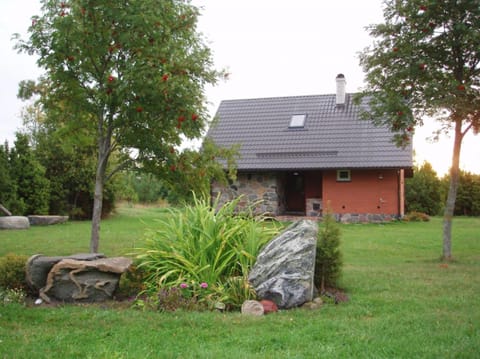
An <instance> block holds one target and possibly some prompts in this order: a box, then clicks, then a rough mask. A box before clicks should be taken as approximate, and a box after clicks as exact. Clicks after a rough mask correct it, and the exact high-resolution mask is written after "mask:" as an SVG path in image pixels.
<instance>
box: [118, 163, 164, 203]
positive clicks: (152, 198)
mask: <svg viewBox="0 0 480 359" xmlns="http://www.w3.org/2000/svg"><path fill="white" fill-rule="evenodd" d="M121 182H122V193H121V198H122V199H125V200H127V201H129V202H134V203H135V202H141V203H155V202H157V201H158V200H159V199H161V198H165V197H166V196H167V190H166V188H165V186H164V184H163V183H162V181H160V180H159V179H158V178H157V177H156V176H154V175H153V174H151V173H142V172H138V171H135V172H124V173H122V178H121Z"/></svg>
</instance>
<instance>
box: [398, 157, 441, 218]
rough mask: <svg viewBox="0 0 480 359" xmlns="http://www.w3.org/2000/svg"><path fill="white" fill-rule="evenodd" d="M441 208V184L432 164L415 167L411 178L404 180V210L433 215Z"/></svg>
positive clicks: (426, 163)
mask: <svg viewBox="0 0 480 359" xmlns="http://www.w3.org/2000/svg"><path fill="white" fill-rule="evenodd" d="M441 208H442V186H441V181H440V179H439V178H438V177H437V173H436V172H435V170H434V169H433V168H432V165H431V164H430V163H428V162H425V163H424V164H423V165H422V166H420V167H415V168H414V172H413V177H412V178H407V179H406V180H405V210H406V212H423V213H426V214H428V215H431V216H434V215H437V214H439V213H440V210H441Z"/></svg>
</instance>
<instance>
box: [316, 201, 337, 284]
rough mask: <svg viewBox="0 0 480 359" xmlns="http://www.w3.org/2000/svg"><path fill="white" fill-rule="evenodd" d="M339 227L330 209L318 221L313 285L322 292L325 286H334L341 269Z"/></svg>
mask: <svg viewBox="0 0 480 359" xmlns="http://www.w3.org/2000/svg"><path fill="white" fill-rule="evenodd" d="M342 265H343V262H342V253H341V251H340V228H339V226H338V224H337V222H336V221H335V217H334V216H333V214H332V212H331V211H330V210H327V211H326V214H325V215H324V217H323V222H322V223H321V222H319V223H318V238H317V253H316V257H315V276H314V283H315V286H316V287H317V288H318V289H319V290H320V293H324V292H325V289H326V288H336V287H337V286H338V280H339V278H340V276H341V271H342Z"/></svg>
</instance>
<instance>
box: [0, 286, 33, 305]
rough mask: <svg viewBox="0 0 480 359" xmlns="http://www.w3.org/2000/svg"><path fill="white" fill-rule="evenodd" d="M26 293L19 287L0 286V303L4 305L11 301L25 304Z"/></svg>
mask: <svg viewBox="0 0 480 359" xmlns="http://www.w3.org/2000/svg"><path fill="white" fill-rule="evenodd" d="M26 298H27V294H26V292H25V291H24V290H23V289H19V288H6V289H3V288H0V304H2V305H6V304H11V303H18V304H25V300H26Z"/></svg>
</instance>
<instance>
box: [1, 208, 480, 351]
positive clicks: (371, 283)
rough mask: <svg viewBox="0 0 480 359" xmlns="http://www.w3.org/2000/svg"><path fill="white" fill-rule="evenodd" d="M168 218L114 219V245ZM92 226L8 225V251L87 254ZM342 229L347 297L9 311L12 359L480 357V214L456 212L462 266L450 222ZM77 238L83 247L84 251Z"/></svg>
mask: <svg viewBox="0 0 480 359" xmlns="http://www.w3.org/2000/svg"><path fill="white" fill-rule="evenodd" d="M161 214H162V211H159V210H155V209H144V210H141V211H140V210H131V209H121V210H120V211H119V213H118V214H117V215H116V216H114V217H113V218H111V219H109V220H108V221H105V222H103V224H102V238H101V242H100V246H101V249H102V251H105V253H107V254H121V253H124V252H125V251H126V250H127V251H128V250H129V249H130V248H131V247H132V246H133V245H134V244H135V245H136V243H134V242H135V241H138V240H140V239H139V238H141V235H142V233H143V231H144V229H145V228H146V227H148V226H152V225H153V224H154V223H155V218H156V217H158V216H159V215H161ZM143 222H144V223H143ZM88 227H89V226H88V223H70V224H67V225H62V226H58V227H47V228H31V229H30V230H28V231H19V232H11V231H3V232H0V243H2V246H1V247H0V252H1V254H3V253H7V252H12V251H13V252H17V253H22V254H33V253H36V252H38V251H43V252H45V253H47V254H52V255H53V254H59V253H60V254H65V253H70V252H74V251H77V250H81V251H86V250H87V248H88V237H89V228H88ZM341 230H342V234H343V235H342V249H343V253H344V263H345V267H344V275H343V278H342V282H341V283H342V285H343V287H344V288H345V289H346V291H347V294H348V295H349V297H350V301H349V302H347V303H342V304H340V305H333V304H330V305H325V306H323V307H322V309H320V310H318V311H306V310H303V309H295V310H289V311H281V312H279V313H277V314H272V315H268V316H265V317H261V318H251V317H243V316H241V315H240V314H239V313H227V314H222V313H210V312H204V313H192V312H176V313H158V312H148V311H146V312H143V311H139V310H133V309H126V310H125V309H124V310H119V309H111V308H107V307H102V306H73V305H68V306H60V307H55V308H52V307H37V308H25V307H22V306H19V305H9V306H3V307H1V306H0V358H31V357H35V358H51V357H63V358H478V357H479V353H480V299H479V294H480V218H455V220H454V227H453V254H454V257H455V261H453V262H452V263H449V264H448V265H445V264H443V263H441V262H440V260H439V258H440V255H441V248H442V243H441V219H439V218H433V219H432V221H431V222H427V223H393V224H387V225H376V224H368V225H342V226H341ZM40 239H41V240H42V243H38V241H39V240H40ZM77 242H82V243H81V244H78V247H77ZM4 243H6V247H5V246H4Z"/></svg>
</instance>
